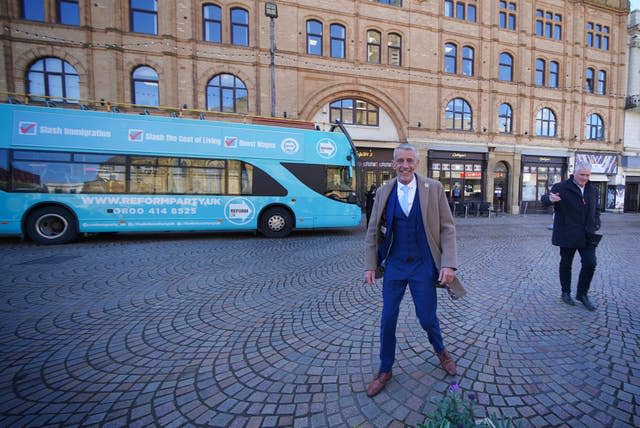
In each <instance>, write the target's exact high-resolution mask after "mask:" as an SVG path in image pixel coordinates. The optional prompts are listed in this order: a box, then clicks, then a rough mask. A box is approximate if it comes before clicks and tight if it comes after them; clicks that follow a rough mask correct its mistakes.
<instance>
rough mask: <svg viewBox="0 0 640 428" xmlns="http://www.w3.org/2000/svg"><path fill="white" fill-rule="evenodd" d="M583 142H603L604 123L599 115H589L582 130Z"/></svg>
mask: <svg viewBox="0 0 640 428" xmlns="http://www.w3.org/2000/svg"><path fill="white" fill-rule="evenodd" d="M584 138H585V140H604V123H603V121H602V117H600V115H599V114H595V113H594V114H591V115H589V117H588V118H587V123H586V125H585V128H584Z"/></svg>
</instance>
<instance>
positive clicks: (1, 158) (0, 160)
mask: <svg viewBox="0 0 640 428" xmlns="http://www.w3.org/2000/svg"><path fill="white" fill-rule="evenodd" d="M0 190H4V191H5V192H6V191H8V190H9V151H8V150H4V149H2V150H0Z"/></svg>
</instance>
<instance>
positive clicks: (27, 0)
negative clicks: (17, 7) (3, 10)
mask: <svg viewBox="0 0 640 428" xmlns="http://www.w3.org/2000/svg"><path fill="white" fill-rule="evenodd" d="M22 18H23V19H28V20H29V21H41V22H44V0H22Z"/></svg>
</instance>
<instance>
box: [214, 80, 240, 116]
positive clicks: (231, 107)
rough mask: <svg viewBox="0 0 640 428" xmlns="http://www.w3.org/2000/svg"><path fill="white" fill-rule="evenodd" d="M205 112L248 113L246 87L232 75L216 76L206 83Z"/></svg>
mask: <svg viewBox="0 0 640 428" xmlns="http://www.w3.org/2000/svg"><path fill="white" fill-rule="evenodd" d="M207 110H217V111H223V112H229V113H247V112H248V111H249V102H248V92H247V86H246V85H245V84H244V82H243V81H242V80H240V79H238V78H237V77H236V76H234V75H233V74H218V75H217V76H214V77H213V78H212V79H211V80H209V83H207Z"/></svg>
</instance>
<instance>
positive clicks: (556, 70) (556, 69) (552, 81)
mask: <svg viewBox="0 0 640 428" xmlns="http://www.w3.org/2000/svg"><path fill="white" fill-rule="evenodd" d="M559 76H560V64H559V63H558V62H557V61H550V62H549V87H550V88H557V87H558V79H559Z"/></svg>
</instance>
